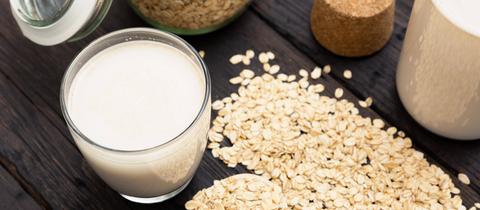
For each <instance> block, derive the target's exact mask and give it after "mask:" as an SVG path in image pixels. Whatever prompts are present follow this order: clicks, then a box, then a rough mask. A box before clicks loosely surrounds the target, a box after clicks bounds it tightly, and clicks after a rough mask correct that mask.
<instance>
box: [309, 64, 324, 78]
mask: <svg viewBox="0 0 480 210" xmlns="http://www.w3.org/2000/svg"><path fill="white" fill-rule="evenodd" d="M321 76H322V68H320V67H318V66H316V67H315V68H314V69H313V71H312V73H310V77H312V79H318V78H320V77H321Z"/></svg>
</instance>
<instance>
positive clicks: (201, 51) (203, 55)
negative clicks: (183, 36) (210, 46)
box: [198, 50, 205, 58]
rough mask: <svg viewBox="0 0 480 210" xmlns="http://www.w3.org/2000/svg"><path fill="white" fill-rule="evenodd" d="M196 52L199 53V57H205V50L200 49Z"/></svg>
mask: <svg viewBox="0 0 480 210" xmlns="http://www.w3.org/2000/svg"><path fill="white" fill-rule="evenodd" d="M198 54H199V55H200V57H202V58H205V51H203V50H200V51H198Z"/></svg>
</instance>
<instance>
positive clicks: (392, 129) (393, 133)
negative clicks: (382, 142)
mask: <svg viewBox="0 0 480 210" xmlns="http://www.w3.org/2000/svg"><path fill="white" fill-rule="evenodd" d="M387 133H388V135H392V136H393V135H395V134H396V133H397V128H395V127H390V128H387Z"/></svg>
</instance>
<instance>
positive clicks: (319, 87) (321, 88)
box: [313, 84, 325, 93]
mask: <svg viewBox="0 0 480 210" xmlns="http://www.w3.org/2000/svg"><path fill="white" fill-rule="evenodd" d="M313 87H314V90H315V92H316V93H321V92H323V91H324V90H325V86H324V85H322V84H316V85H314V86H313Z"/></svg>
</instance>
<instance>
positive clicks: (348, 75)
mask: <svg viewBox="0 0 480 210" xmlns="http://www.w3.org/2000/svg"><path fill="white" fill-rule="evenodd" d="M343 77H345V79H352V71H350V70H348V69H347V70H345V71H343Z"/></svg>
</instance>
